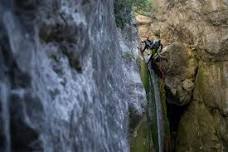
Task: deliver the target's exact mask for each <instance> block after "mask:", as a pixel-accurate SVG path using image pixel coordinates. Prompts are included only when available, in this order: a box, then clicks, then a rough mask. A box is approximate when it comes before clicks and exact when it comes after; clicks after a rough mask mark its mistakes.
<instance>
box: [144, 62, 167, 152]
mask: <svg viewBox="0 0 228 152" xmlns="http://www.w3.org/2000/svg"><path fill="white" fill-rule="evenodd" d="M150 64H151V63H149V65H150ZM148 69H149V73H150V83H151V84H150V86H151V87H152V90H153V92H152V96H153V98H152V100H151V101H150V102H154V103H155V104H152V105H153V106H154V108H153V109H155V111H153V113H155V114H154V115H153V116H154V117H155V118H151V119H156V134H157V135H156V137H157V139H156V140H157V141H155V143H157V145H155V147H158V148H157V151H158V152H163V151H164V120H163V110H162V104H161V98H160V87H159V77H158V76H157V75H156V74H155V72H154V70H153V69H152V68H151V66H148ZM153 125H155V124H153Z"/></svg>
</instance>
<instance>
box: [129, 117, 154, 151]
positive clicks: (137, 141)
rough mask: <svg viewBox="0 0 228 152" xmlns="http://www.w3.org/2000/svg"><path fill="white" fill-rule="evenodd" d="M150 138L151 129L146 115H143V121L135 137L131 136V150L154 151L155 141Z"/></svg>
mask: <svg viewBox="0 0 228 152" xmlns="http://www.w3.org/2000/svg"><path fill="white" fill-rule="evenodd" d="M148 139H150V131H149V127H148V122H147V119H146V116H144V117H143V119H142V120H141V122H140V123H139V124H138V126H137V127H136V129H135V131H134V133H133V137H132V138H131V141H130V143H131V146H130V151H131V152H148V151H150V152H154V149H153V141H152V140H148Z"/></svg>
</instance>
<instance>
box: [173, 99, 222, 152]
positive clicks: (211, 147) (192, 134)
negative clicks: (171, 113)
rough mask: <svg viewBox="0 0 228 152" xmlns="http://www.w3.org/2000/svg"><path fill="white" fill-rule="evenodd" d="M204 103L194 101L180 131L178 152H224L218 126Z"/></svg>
mask: <svg viewBox="0 0 228 152" xmlns="http://www.w3.org/2000/svg"><path fill="white" fill-rule="evenodd" d="M214 122H215V120H214V118H213V116H212V115H211V113H210V112H209V111H208V109H207V108H206V106H205V105H204V103H203V102H199V101H193V102H192V103H191V105H190V106H189V108H188V110H187V112H186V113H185V114H184V115H183V117H182V119H181V121H180V124H179V129H178V135H177V143H176V151H177V152H222V144H221V141H220V140H219V137H218V132H217V128H218V127H217V125H216V123H214Z"/></svg>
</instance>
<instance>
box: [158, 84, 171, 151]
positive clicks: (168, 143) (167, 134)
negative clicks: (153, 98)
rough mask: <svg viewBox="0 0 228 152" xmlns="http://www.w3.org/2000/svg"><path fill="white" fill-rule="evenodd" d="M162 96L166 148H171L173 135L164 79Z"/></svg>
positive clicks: (161, 85)
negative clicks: (171, 133)
mask: <svg viewBox="0 0 228 152" xmlns="http://www.w3.org/2000/svg"><path fill="white" fill-rule="evenodd" d="M160 96H161V104H162V108H163V109H162V111H163V119H164V129H165V130H164V131H165V141H164V142H165V143H164V144H165V150H166V151H170V150H171V136H170V125H169V120H168V115H167V104H166V92H165V83H164V81H163V80H161V81H160Z"/></svg>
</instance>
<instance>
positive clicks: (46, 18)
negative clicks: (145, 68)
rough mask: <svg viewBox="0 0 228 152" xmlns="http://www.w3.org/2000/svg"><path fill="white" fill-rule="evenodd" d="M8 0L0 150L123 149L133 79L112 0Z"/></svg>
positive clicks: (0, 41) (0, 28)
mask: <svg viewBox="0 0 228 152" xmlns="http://www.w3.org/2000/svg"><path fill="white" fill-rule="evenodd" d="M10 2H12V3H8V2H7V1H1V2H0V33H1V34H0V55H1V57H0V59H3V60H1V61H0V67H1V70H0V84H1V85H0V89H1V90H0V95H1V96H0V102H1V103H0V112H1V119H2V120H3V121H1V122H3V124H1V125H0V139H4V141H5V142H4V143H3V144H2V143H1V142H0V150H1V151H3V152H10V151H44V152H122V151H124V152H127V151H129V145H128V139H127V137H128V128H127V124H128V122H127V119H128V118H127V117H128V115H127V111H128V97H129V96H126V94H132V92H131V93H130V91H131V90H128V89H125V88H126V87H127V86H128V85H129V84H128V83H130V84H131V86H132V83H133V82H132V81H130V79H131V77H130V76H128V77H126V74H124V72H129V71H125V70H124V68H123V67H122V65H123V61H122V56H121V51H120V50H121V48H120V45H119V42H118V41H116V40H117V39H118V35H117V32H116V31H117V30H116V26H115V23H114V16H113V2H112V1H111V0H109V1H101V0H98V1H96V2H94V1H80V0H79V1H74V0H69V1H65V0H47V1H44V0H42V1H29V0H23V1H16V0H13V1H10ZM2 67H4V68H2ZM134 78H135V77H134ZM5 80H8V83H5ZM137 83H138V82H137ZM129 86H130V85H129ZM129 102H130V101H129Z"/></svg>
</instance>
